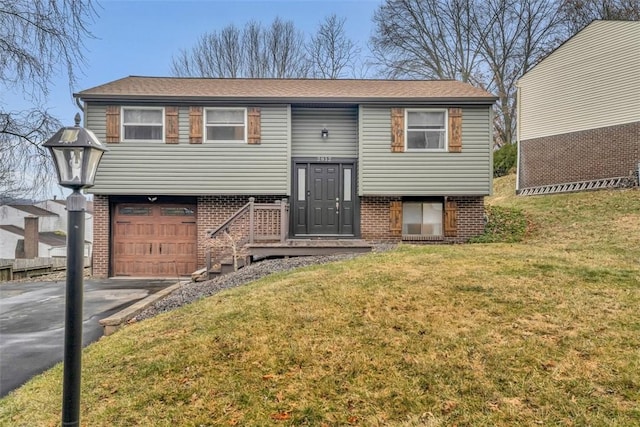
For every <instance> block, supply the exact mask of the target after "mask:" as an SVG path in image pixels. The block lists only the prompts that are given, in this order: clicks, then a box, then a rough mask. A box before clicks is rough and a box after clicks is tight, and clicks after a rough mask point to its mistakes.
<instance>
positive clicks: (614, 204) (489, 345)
mask: <svg viewBox="0 0 640 427" xmlns="http://www.w3.org/2000/svg"><path fill="white" fill-rule="evenodd" d="M512 185H513V177H505V178H500V179H498V180H497V181H496V188H497V190H496V195H495V196H493V197H491V198H490V199H489V200H488V202H490V203H491V204H494V205H497V206H506V207H517V208H519V209H522V210H523V211H524V212H525V214H526V216H527V220H528V224H529V228H528V231H527V235H526V237H525V240H524V241H523V242H522V243H497V244H473V245H452V246H401V247H399V248H398V249H396V250H393V251H390V252H385V253H379V254H370V255H366V256H362V257H359V258H356V259H353V260H350V261H344V262H339V263H334V264H328V265H323V266H314V267H308V268H303V269H300V270H297V271H294V272H292V273H286V274H276V275H273V276H270V277H267V278H265V279H263V280H260V281H258V282H255V283H252V284H250V285H248V286H245V287H241V288H238V289H234V290H230V291H225V292H223V293H220V294H218V295H215V296H213V297H210V298H207V299H205V300H201V301H199V302H197V303H194V304H191V305H188V306H185V307H183V308H181V309H179V310H176V311H173V312H170V313H166V314H164V315H161V316H158V317H156V318H153V319H149V320H147V321H143V322H140V323H138V324H134V325H131V326H129V327H127V328H125V329H124V330H122V331H119V332H118V333H116V334H114V335H112V336H110V337H107V338H104V339H102V340H100V341H99V342H98V343H96V344H94V345H91V346H90V347H89V348H87V349H86V350H85V352H84V359H83V363H84V365H83V394H82V423H83V425H87V426H113V425H123V426H124V425H126V426H129V425H143V426H147V425H149V426H177V425H180V426H182V425H185V426H218V425H272V424H273V425H317V426H322V425H327V426H333V425H362V426H371V425H401V426H417V425H420V426H423V425H427V426H439V425H442V426H450V425H473V426H482V425H486V426H496V425H497V426H512V425H638V424H640V406H639V405H638V402H639V401H640V351H639V350H638V349H639V348H640V314H638V307H639V306H640V221H639V220H640V191H638V190H637V189H634V190H619V191H601V192H594V193H580V194H570V195H556V196H537V197H529V198H520V197H515V196H512V195H510V192H511V191H512ZM61 373H62V369H61V366H57V367H55V368H54V369H52V370H50V371H48V372H46V373H45V374H43V375H41V376H39V377H37V378H35V379H33V380H32V381H30V382H29V383H28V384H26V385H25V386H24V387H22V388H21V389H19V390H17V391H16V392H14V393H12V394H11V395H9V396H8V397H6V398H5V399H3V400H1V401H0V425H16V426H33V425H38V426H40V425H43V426H46V425H56V423H59V419H60V408H61V402H60V396H61Z"/></svg>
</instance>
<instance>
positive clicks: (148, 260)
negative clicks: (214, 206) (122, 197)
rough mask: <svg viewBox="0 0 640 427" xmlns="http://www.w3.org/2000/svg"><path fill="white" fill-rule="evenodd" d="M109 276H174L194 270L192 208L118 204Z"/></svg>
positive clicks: (185, 206)
mask: <svg viewBox="0 0 640 427" xmlns="http://www.w3.org/2000/svg"><path fill="white" fill-rule="evenodd" d="M112 230H113V239H112V241H113V272H112V273H113V275H114V276H138V277H177V276H186V275H190V274H191V273H193V272H194V271H195V270H196V256H197V254H196V250H197V249H196V246H197V237H196V235H197V232H196V206H195V205H190V204H166V205H153V204H141V203H121V204H118V205H116V207H115V212H114V216H113V228H112Z"/></svg>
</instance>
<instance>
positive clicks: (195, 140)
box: [189, 107, 202, 144]
mask: <svg viewBox="0 0 640 427" xmlns="http://www.w3.org/2000/svg"><path fill="white" fill-rule="evenodd" d="M189 144H202V107H189Z"/></svg>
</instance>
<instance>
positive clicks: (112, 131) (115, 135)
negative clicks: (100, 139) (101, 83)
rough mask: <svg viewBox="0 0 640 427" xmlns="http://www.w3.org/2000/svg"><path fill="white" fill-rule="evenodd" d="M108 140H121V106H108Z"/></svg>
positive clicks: (110, 141)
mask: <svg viewBox="0 0 640 427" xmlns="http://www.w3.org/2000/svg"><path fill="white" fill-rule="evenodd" d="M107 142H108V143H118V142H120V106H119V105H108V106H107Z"/></svg>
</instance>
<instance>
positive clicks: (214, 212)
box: [93, 195, 484, 277]
mask: <svg viewBox="0 0 640 427" xmlns="http://www.w3.org/2000/svg"><path fill="white" fill-rule="evenodd" d="M249 197H250V196H246V195H243V196H235V195H233V196H199V197H198V199H197V239H198V261H197V265H198V268H201V267H203V266H204V265H205V251H204V245H203V244H201V243H200V242H202V241H203V240H204V239H205V237H206V231H207V230H209V229H212V228H216V227H217V226H219V225H220V224H222V223H223V222H224V221H226V220H227V219H228V218H229V217H230V216H231V215H233V214H234V213H235V212H236V211H237V210H238V209H240V208H241V207H242V206H244V205H245V204H246V203H247V202H248V201H249ZM254 197H255V198H256V202H257V203H273V202H275V201H276V200H281V199H282V196H277V195H274V196H264V195H262V196H254ZM397 200H401V197H363V198H362V200H361V204H360V210H361V233H362V238H363V239H365V240H367V241H370V242H399V241H400V239H401V237H400V235H393V234H392V233H391V232H390V231H389V206H390V204H389V202H391V201H397ZM450 200H455V201H456V202H457V204H458V215H457V217H458V233H457V235H456V236H455V237H445V238H444V240H442V241H438V242H415V243H460V242H464V241H467V240H468V239H469V238H471V237H473V236H477V235H479V234H481V233H482V231H483V229H484V217H483V215H484V198H483V197H451V198H450ZM93 221H94V222H93V235H94V241H93V275H94V276H96V277H108V274H109V254H110V250H109V241H110V218H109V196H100V195H95V196H94V198H93Z"/></svg>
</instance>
